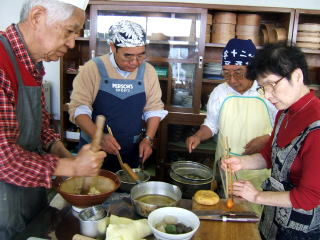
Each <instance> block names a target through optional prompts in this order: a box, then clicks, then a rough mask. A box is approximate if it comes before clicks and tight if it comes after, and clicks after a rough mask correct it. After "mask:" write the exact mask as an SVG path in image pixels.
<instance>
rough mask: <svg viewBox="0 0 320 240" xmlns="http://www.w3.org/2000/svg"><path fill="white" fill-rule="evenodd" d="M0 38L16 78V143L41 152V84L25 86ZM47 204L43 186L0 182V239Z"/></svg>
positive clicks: (0, 38)
mask: <svg viewBox="0 0 320 240" xmlns="http://www.w3.org/2000/svg"><path fill="white" fill-rule="evenodd" d="M0 41H1V43H2V44H3V46H4V48H5V50H6V51H7V54H8V56H9V57H10V59H11V63H12V65H13V67H14V70H15V74H16V77H17V81H18V103H17V107H16V114H17V120H18V123H19V131H20V135H19V138H18V140H17V142H16V143H17V144H18V145H20V146H21V147H22V148H24V149H26V150H28V151H32V152H37V153H40V154H41V153H43V152H42V148H41V140H40V132H41V123H42V111H41V86H25V85H24V83H23V80H22V75H21V70H20V69H19V66H18V63H17V61H16V59H15V56H14V54H13V52H12V50H11V47H10V44H9V42H8V40H7V39H6V38H5V37H3V36H0ZM24 77H32V76H31V75H29V76H24ZM46 206H47V195H46V190H45V188H43V187H39V188H31V187H20V186H16V185H13V184H9V183H6V182H0V239H1V240H4V239H11V238H13V237H14V236H15V235H16V234H18V233H19V232H22V231H23V230H24V229H25V228H26V226H27V224H28V223H29V222H30V221H31V220H32V219H33V218H34V217H35V216H36V215H38V213H39V212H40V211H41V210H42V209H43V208H45V207H46Z"/></svg>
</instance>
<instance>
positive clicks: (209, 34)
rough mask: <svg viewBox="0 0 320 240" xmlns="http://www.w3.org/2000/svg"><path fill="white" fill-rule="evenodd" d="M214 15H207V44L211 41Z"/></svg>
mask: <svg viewBox="0 0 320 240" xmlns="http://www.w3.org/2000/svg"><path fill="white" fill-rule="evenodd" d="M211 26H212V14H210V13H208V14H207V28H206V43H209V42H210V39H211Z"/></svg>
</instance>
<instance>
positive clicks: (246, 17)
mask: <svg viewBox="0 0 320 240" xmlns="http://www.w3.org/2000/svg"><path fill="white" fill-rule="evenodd" d="M260 22H261V16H260V15H258V14H238V16H237V24H239V25H252V26H258V27H259V26H260Z"/></svg>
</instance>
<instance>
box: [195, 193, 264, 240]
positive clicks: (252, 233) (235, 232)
mask: <svg viewBox="0 0 320 240" xmlns="http://www.w3.org/2000/svg"><path fill="white" fill-rule="evenodd" d="M234 202H235V204H234V207H233V208H232V209H231V210H232V211H248V210H250V207H249V206H248V203H247V201H244V200H240V199H235V200H234ZM192 209H194V210H213V209H223V210H226V211H228V210H229V209H227V207H226V200H224V199H222V200H220V202H219V203H218V204H216V205H213V206H205V205H200V204H197V203H195V202H192ZM229 211H230V210H229ZM192 239H193V240H209V239H210V240H211V239H217V240H243V239H246V240H260V239H261V237H260V234H259V231H258V223H247V222H222V221H210V220H201V223H200V228H199V230H198V231H197V232H196V234H195V235H194V237H193V238H192Z"/></svg>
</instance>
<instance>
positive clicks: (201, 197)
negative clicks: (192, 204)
mask: <svg viewBox="0 0 320 240" xmlns="http://www.w3.org/2000/svg"><path fill="white" fill-rule="evenodd" d="M193 198H194V200H195V201H196V203H198V204H202V205H214V204H217V203H218V202H219V200H220V198H219V195H218V194H216V193H215V192H214V191H211V190H198V191H197V192H196V193H195V194H194V197H193Z"/></svg>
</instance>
